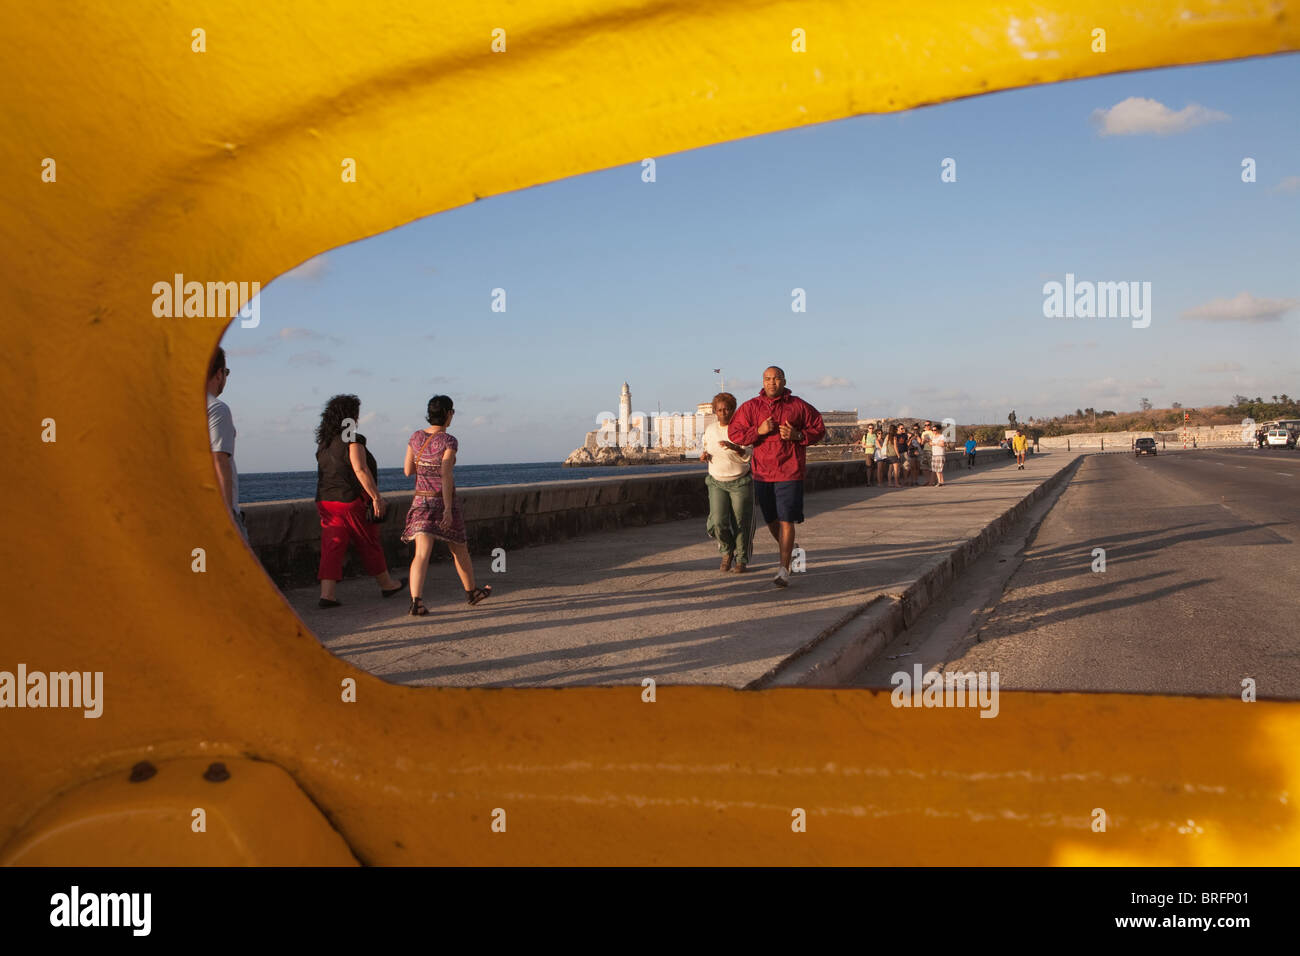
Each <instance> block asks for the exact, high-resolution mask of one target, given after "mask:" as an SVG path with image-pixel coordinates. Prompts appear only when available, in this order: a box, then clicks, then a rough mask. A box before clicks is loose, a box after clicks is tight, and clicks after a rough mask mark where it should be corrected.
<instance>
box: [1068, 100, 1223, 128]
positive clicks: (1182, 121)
mask: <svg viewBox="0 0 1300 956" xmlns="http://www.w3.org/2000/svg"><path fill="white" fill-rule="evenodd" d="M1226 119H1229V116H1228V114H1227V113H1221V112H1219V111H1218V110H1212V109H1209V108H1208V107H1205V106H1200V105H1199V104H1197V103H1188V104H1187V105H1186V106H1184V107H1183V108H1182V109H1181V110H1177V111H1175V110H1171V109H1170V108H1169V107H1167V106H1165V105H1164V104H1163V103H1161V102H1160V101H1159V100H1149V99H1146V98H1145V97H1141V96H1130V97H1129V98H1128V99H1126V100H1122V101H1121V102H1119V103H1116V104H1115V105H1114V106H1112V107H1111V108H1110V109H1097V110H1093V111H1092V121H1093V122H1094V123H1096V124H1097V126H1098V127H1099V128H1100V130H1099V131H1100V133H1101V135H1102V136H1136V135H1140V134H1143V133H1155V134H1156V135H1158V136H1167V135H1169V134H1170V133H1181V132H1183V131H1185V130H1189V129H1192V128H1193V127H1195V126H1202V125H1204V124H1206V123H1217V122H1220V121H1222V120H1226Z"/></svg>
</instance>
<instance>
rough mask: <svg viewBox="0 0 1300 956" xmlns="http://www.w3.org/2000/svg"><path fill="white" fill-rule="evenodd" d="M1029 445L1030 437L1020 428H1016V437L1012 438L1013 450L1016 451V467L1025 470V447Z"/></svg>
mask: <svg viewBox="0 0 1300 956" xmlns="http://www.w3.org/2000/svg"><path fill="white" fill-rule="evenodd" d="M1028 447H1029V439H1028V438H1026V437H1025V433H1024V432H1023V431H1022V430H1020V429H1019V428H1017V429H1016V437H1015V438H1013V439H1011V450H1012V451H1014V452H1015V453H1016V468H1017V469H1018V470H1020V471H1023V470H1024V468H1025V449H1027V448H1028Z"/></svg>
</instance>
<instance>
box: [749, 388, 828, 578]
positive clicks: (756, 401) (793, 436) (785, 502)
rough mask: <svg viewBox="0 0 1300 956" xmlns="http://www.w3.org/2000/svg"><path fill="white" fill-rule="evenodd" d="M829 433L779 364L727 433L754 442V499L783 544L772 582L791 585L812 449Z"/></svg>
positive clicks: (769, 527)
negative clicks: (787, 383)
mask: <svg viewBox="0 0 1300 956" xmlns="http://www.w3.org/2000/svg"><path fill="white" fill-rule="evenodd" d="M825 434H826V425H825V423H823V422H822V416H821V413H820V412H819V411H817V409H815V408H813V407H812V406H811V405H809V404H808V403H807V402H805V401H804V400H803V399H801V398H798V397H796V396H795V395H793V394H791V392H790V389H788V388H786V387H785V372H784V371H782V370H781V369H780V368H778V367H777V366H775V365H771V366H769V367H768V368H767V369H765V370H764V372H763V390H762V391H761V392H759V393H758V395H757V396H756V397H755V398H751V399H750V400H749V401H747V402H745V404H743V405H741V406H740V408H739V409H737V410H736V415H735V417H734V418H732V420H731V424H730V426H728V428H727V437H728V438H729V439H730V440H731V441H732V442H734V443H735V444H737V445H741V446H745V445H752V446H753V448H754V455H753V459H752V463H751V464H752V467H753V473H754V499H755V501H756V502H757V503H758V507H759V509H760V510H761V511H762V513H763V520H764V521H765V522H767V529H768V531H770V532H771V533H772V537H773V538H775V539H776V541H777V545H778V547H779V548H780V554H781V558H780V561H781V563H780V566H779V567H778V568H777V571H776V576H775V577H774V578H773V579H772V583H773V584H775V585H776V586H777V587H782V588H783V587H787V586H788V585H789V583H790V561H791V557H792V555H793V554H794V526H795V525H796V524H800V523H802V522H803V482H804V475H805V473H806V471H807V451H806V449H807V447H808V446H809V445H815V444H816V443H817V442H819V441H821V440H822V438H823V437H824V436H825Z"/></svg>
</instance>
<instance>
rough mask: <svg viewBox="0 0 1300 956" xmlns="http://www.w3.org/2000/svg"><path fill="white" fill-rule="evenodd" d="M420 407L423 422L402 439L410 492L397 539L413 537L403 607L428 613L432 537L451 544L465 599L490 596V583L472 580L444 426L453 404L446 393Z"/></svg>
mask: <svg viewBox="0 0 1300 956" xmlns="http://www.w3.org/2000/svg"><path fill="white" fill-rule="evenodd" d="M425 412H426V414H425V420H426V421H428V423H429V427H428V428H422V429H420V430H418V431H416V432H414V433H413V434H412V435H411V437H410V438H409V439H408V440H407V442H406V461H405V462H403V464H402V471H403V472H404V473H405V474H407V475H415V497H414V498H412V499H411V510H410V511H408V512H407V513H406V529H405V530H404V531H403V532H402V540H403V541H414V542H415V557H414V558H413V559H412V561H411V609H410V611H409V612H408V613H409V614H411V615H414V616H416V617H420V616H423V615H425V614H428V613H429V610H428V608H426V607H425V606H424V601H423V600H421V597H422V595H423V593H424V576H425V573H426V572H427V571H428V569H429V559H430V558H431V557H432V556H433V542H434V540H435V539H436V540H438V541H445V542H446V543H447V547H448V548H449V549H450V550H451V557H452V560H453V561H454V562H455V564H456V574H457V575H459V576H460V583H461V586H462V587H464V589H465V603H467V604H471V605H473V604H478V603H480V602H481V601H483V600H485V599H487V598H489V597H491V596H492V585H490V584H485V585H483V586H482V587H478V586H476V584H475V582H474V563H473V562H472V561H471V560H470V556H469V547H468V546H467V542H468V540H469V538H468V535H467V534H466V532H465V515H464V513H463V511H462V510H461V507H460V499H459V498H458V497H457V496H456V479H455V473H454V469H455V467H456V452H457V450H458V449H459V448H460V443H459V442H458V441H456V439H455V437H454V436H453V435H451V434H450V433H449V432H448V431H447V428H448V427H449V426H450V425H451V420H452V417H453V416H454V415H455V414H456V410H455V408H454V407H453V406H452V401H451V399H450V398H448V397H447V396H446V395H435V396H433V398H431V399H429V405H428V407H427V408H426V410H425Z"/></svg>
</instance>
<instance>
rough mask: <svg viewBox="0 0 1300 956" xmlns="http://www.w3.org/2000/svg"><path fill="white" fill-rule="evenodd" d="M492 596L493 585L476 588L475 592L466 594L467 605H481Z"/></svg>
mask: <svg viewBox="0 0 1300 956" xmlns="http://www.w3.org/2000/svg"><path fill="white" fill-rule="evenodd" d="M491 596H492V585H490V584H487V585H484V586H483V587H481V588H475V589H474V590H473V591H466V592H465V603H466V604H469V605H471V606H472V605H475V604H479V603H481V602H483V601H486V600H487V599H488V598H490V597H491Z"/></svg>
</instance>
